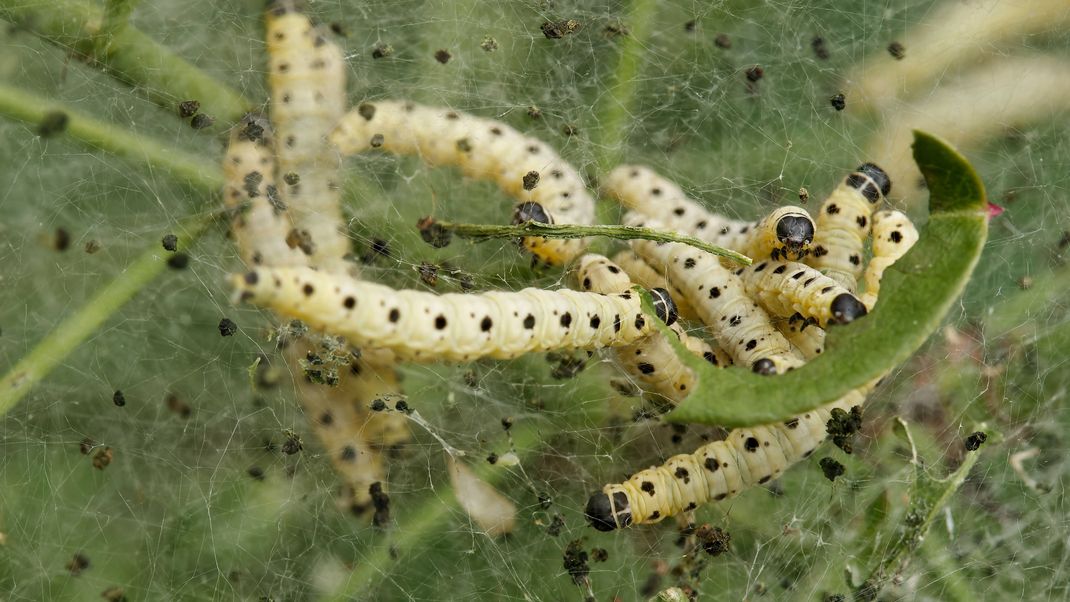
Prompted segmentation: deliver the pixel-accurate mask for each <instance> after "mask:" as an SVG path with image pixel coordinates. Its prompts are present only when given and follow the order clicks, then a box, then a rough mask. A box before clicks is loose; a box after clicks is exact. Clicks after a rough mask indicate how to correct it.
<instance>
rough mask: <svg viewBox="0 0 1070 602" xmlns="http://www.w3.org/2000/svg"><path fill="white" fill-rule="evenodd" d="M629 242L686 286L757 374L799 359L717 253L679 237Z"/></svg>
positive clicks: (725, 342) (720, 336)
mask: <svg viewBox="0 0 1070 602" xmlns="http://www.w3.org/2000/svg"><path fill="white" fill-rule="evenodd" d="M624 222H625V224H627V225H636V226H638V225H646V226H647V227H651V228H659V229H661V228H662V225H661V224H660V223H659V222H656V221H654V220H649V219H647V220H644V218H642V217H641V216H638V215H634V214H629V215H626V216H625V219H624ZM632 248H633V249H634V250H635V251H636V252H637V253H638V254H639V256H640V257H642V258H643V259H644V260H646V261H647V263H649V264H650V265H651V266H653V267H654V268H655V269H660V270H662V271H663V273H665V274H667V275H668V276H669V279H670V281H671V282H673V283H674V284H675V285H676V286H677V287H679V288H680V289H681V290H682V291H683V292H684V296H685V297H686V298H687V300H688V301H689V302H690V303H691V305H692V306H693V307H694V308H695V311H696V312H697V313H698V314H699V316H700V317H701V318H702V322H703V323H704V324H705V325H706V328H707V329H708V330H709V331H710V332H711V333H712V334H713V336H714V337H715V338H716V340H717V343H718V345H719V346H720V347H721V348H722V349H724V350H725V351H727V352H728V354H729V355H730V356H731V357H732V359H733V360H734V361H735V363H736V364H741V365H744V366H749V367H750V368H751V369H752V370H754V371H755V372H758V373H760V374H778V373H783V372H786V371H788V370H791V369H793V368H796V367H798V366H800V365H801V364H802V359H801V358H800V357H799V356H798V355H797V354H796V353H794V352H793V350H792V348H791V344H790V343H788V341H787V339H785V338H784V335H782V334H780V332H778V331H777V330H776V329H775V328H774V327H773V324H772V321H771V318H770V317H769V314H768V313H766V311H765V310H764V309H762V308H761V307H760V306H759V305H758V303H756V302H755V301H753V300H752V299H751V298H750V297H749V296H747V293H746V290H745V288H744V285H743V281H742V280H741V279H740V277H739V276H737V275H736V274H734V273H733V272H732V271H730V270H729V269H728V268H726V267H724V266H723V265H721V262H720V261H718V258H717V257H715V256H713V255H710V254H709V253H704V252H702V251H699V250H697V249H694V248H693V247H688V246H686V245H682V244H679V243H669V244H659V243H655V242H652V241H645V240H634V241H632Z"/></svg>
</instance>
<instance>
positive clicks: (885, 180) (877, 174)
mask: <svg viewBox="0 0 1070 602" xmlns="http://www.w3.org/2000/svg"><path fill="white" fill-rule="evenodd" d="M847 185H848V186H850V187H851V188H854V189H855V190H857V191H859V192H861V193H862V196H864V197H866V199H868V200H869V202H871V203H876V202H877V201H878V200H880V198H881V196H882V195H883V196H887V195H888V193H889V192H891V191H892V179H891V178H889V177H888V174H887V173H885V171H884V170H883V169H881V168H880V167H878V166H876V165H875V164H873V163H863V164H862V165H859V166H858V169H856V170H855V172H854V173H852V174H851V175H849V176H847Z"/></svg>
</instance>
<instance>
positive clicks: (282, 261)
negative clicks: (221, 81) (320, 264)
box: [223, 114, 305, 266]
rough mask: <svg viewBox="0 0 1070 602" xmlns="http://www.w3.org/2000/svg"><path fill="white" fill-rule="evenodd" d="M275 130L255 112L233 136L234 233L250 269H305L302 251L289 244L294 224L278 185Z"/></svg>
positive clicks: (228, 164)
mask: <svg viewBox="0 0 1070 602" xmlns="http://www.w3.org/2000/svg"><path fill="white" fill-rule="evenodd" d="M273 143H274V141H273V139H272V133H271V126H270V124H269V123H268V122H267V120H266V119H264V118H263V117H262V116H259V115H254V114H249V115H246V116H245V117H244V118H242V120H241V122H240V123H239V124H238V125H237V126H236V127H234V128H233V129H232V130H231V132H230V137H229V140H228V143H227V151H226V154H225V155H224V157H223V176H224V178H225V181H226V184H225V186H224V189H223V201H224V203H225V204H226V206H227V208H228V209H229V210H230V211H231V214H232V219H231V232H233V234H234V238H235V241H236V243H237V247H238V250H239V252H240V253H241V256H242V259H243V260H244V261H245V263H246V265H272V266H298V265H304V263H305V256H304V255H303V254H302V253H301V252H300V250H298V249H295V248H291V247H290V246H289V245H287V244H286V236H287V234H288V233H289V232H290V230H291V228H292V225H291V223H290V217H289V215H288V213H287V212H286V206H285V205H284V204H282V201H281V199H280V198H279V192H278V189H277V188H276V185H275V158H274V152H273V149H272V145H273Z"/></svg>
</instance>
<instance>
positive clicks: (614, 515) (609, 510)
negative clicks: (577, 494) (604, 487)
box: [583, 491, 632, 531]
mask: <svg viewBox="0 0 1070 602" xmlns="http://www.w3.org/2000/svg"><path fill="white" fill-rule="evenodd" d="M614 507H615V508H614ZM583 515H584V516H586V517H587V522H589V523H591V526H592V527H594V528H595V529H598V530H599V531H612V530H614V529H618V528H620V529H623V528H624V527H627V526H628V525H630V524H632V510H631V507H630V506H629V505H628V496H627V495H625V494H624V492H623V491H618V492H616V493H614V494H613V499H610V497H609V496H608V495H606V494H605V493H602V492H598V493H596V494H594V495H592V496H591V498H590V499H588V500H587V508H586V509H584V511H583Z"/></svg>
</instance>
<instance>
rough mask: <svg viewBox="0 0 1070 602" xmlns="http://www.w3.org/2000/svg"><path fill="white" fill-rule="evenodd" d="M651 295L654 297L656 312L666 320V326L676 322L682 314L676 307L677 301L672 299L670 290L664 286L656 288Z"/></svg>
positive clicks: (662, 319) (663, 320)
mask: <svg viewBox="0 0 1070 602" xmlns="http://www.w3.org/2000/svg"><path fill="white" fill-rule="evenodd" d="M650 296H651V297H653V298H654V313H655V314H657V316H658V317H659V318H661V321H662V322H665V325H666V326H672V325H673V324H675V323H676V319H677V318H679V317H680V315H679V312H678V311H677V309H676V302H675V301H673V300H672V297H671V296H670V295H669V291H667V290H665V289H663V288H656V289H654V290H652V291H650Z"/></svg>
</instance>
